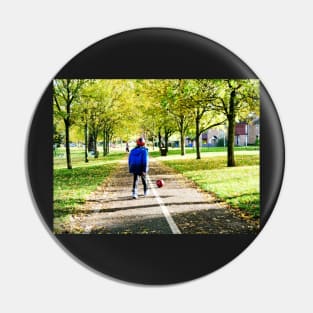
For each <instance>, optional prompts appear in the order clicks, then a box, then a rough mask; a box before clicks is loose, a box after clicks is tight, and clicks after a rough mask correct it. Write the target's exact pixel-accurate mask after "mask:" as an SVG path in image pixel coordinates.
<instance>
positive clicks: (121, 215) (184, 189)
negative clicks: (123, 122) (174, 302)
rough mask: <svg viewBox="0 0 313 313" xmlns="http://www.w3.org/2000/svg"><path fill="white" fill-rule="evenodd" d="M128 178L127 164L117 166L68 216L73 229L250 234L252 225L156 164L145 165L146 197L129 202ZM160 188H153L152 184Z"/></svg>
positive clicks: (135, 232)
mask: <svg viewBox="0 0 313 313" xmlns="http://www.w3.org/2000/svg"><path fill="white" fill-rule="evenodd" d="M132 179H133V177H132V175H131V174H129V173H128V167H127V161H126V160H123V161H121V162H120V164H119V166H118V167H117V169H116V171H115V172H114V173H113V174H112V175H111V177H110V178H109V180H108V181H107V182H106V183H105V184H104V185H103V186H101V187H99V188H98V189H97V190H96V191H95V192H93V193H92V194H91V195H90V196H89V198H88V199H87V202H86V204H85V206H84V208H83V211H84V212H87V213H86V214H83V215H79V216H76V217H75V216H74V217H73V219H72V222H73V224H75V228H77V227H78V228H79V229H81V230H82V232H84V233H86V234H88V233H96V234H181V233H182V234H230V233H231V234H233V233H250V232H253V231H256V229H255V226H253V225H251V224H249V223H248V222H247V221H246V220H243V219H241V218H240V217H239V216H237V215H235V214H234V213H232V212H231V211H230V210H229V209H228V208H227V207H226V206H225V205H223V204H222V203H218V202H217V201H216V200H215V199H214V198H213V197H212V196H210V195H209V194H208V193H204V192H202V191H200V190H198V189H197V188H196V187H195V186H194V185H193V183H192V182H190V181H187V180H186V179H185V178H184V177H183V176H182V175H181V174H177V173H175V172H174V171H173V170H171V169H170V168H168V167H166V166H164V165H163V164H162V163H160V162H157V161H155V160H154V159H152V160H150V170H149V175H148V181H149V195H148V196H147V197H144V196H143V187H142V184H141V180H140V181H139V184H138V187H139V188H138V189H139V190H138V191H139V192H138V195H139V197H138V199H135V200H134V199H132V198H131V188H132ZM157 179H163V180H164V182H165V186H164V187H163V188H157V187H156V185H155V181H156V180H157Z"/></svg>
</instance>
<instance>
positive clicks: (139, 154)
mask: <svg viewBox="0 0 313 313" xmlns="http://www.w3.org/2000/svg"><path fill="white" fill-rule="evenodd" d="M128 167H129V172H130V173H134V174H141V173H143V172H145V173H147V172H148V170H149V157H148V149H147V148H145V147H138V146H137V147H136V148H134V149H132V150H131V151H130V154H129V158H128Z"/></svg>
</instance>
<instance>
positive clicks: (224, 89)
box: [212, 79, 260, 166]
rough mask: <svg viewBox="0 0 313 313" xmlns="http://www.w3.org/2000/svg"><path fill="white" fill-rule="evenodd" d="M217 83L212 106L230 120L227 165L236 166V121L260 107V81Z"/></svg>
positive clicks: (242, 80)
mask: <svg viewBox="0 0 313 313" xmlns="http://www.w3.org/2000/svg"><path fill="white" fill-rule="evenodd" d="M212 82H213V83H214V84H215V85H216V89H215V92H214V94H215V97H216V100H214V101H213V103H212V108H213V109H214V110H215V111H216V112H220V113H223V114H224V115H225V116H226V118H227V121H228V141H227V166H235V165H236V163H235V155H234V137H235V125H236V121H238V120H239V119H241V118H243V117H244V116H247V115H248V114H249V113H251V112H258V111H259V108H260V95H259V81H258V80H256V79H240V80H234V79H224V80H214V81H212Z"/></svg>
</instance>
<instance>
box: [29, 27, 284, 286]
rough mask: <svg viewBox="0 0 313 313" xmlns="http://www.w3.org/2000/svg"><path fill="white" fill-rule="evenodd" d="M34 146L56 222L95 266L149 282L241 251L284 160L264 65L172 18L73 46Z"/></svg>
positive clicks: (55, 230) (71, 248) (186, 273)
mask: <svg viewBox="0 0 313 313" xmlns="http://www.w3.org/2000/svg"><path fill="white" fill-rule="evenodd" d="M27 153H28V174H29V181H30V185H31V189H32V192H33V196H34V199H35V202H36V204H37V206H38V209H39V211H40V214H41V215H42V217H43V220H44V222H45V223H46V224H47V226H48V228H49V230H50V232H51V235H52V236H54V237H55V238H56V239H57V240H58V241H59V242H60V244H61V245H63V246H64V247H65V249H66V250H67V251H68V252H69V253H70V254H71V255H72V256H74V257H76V258H78V259H79V260H80V261H81V262H83V263H84V264H86V265H87V266H88V267H90V268H93V269H94V270H96V271H97V272H100V273H103V274H105V275H108V276H111V277H113V278H117V279H119V280H122V281H127V282H133V283H141V284H172V283H178V282H185V281H189V280H192V279H195V278H198V277H200V276H203V275H206V274H209V273H211V272H213V271H215V270H217V269H219V268H221V267H222V266H224V265H225V264H227V263H228V262H230V261H231V260H233V259H234V258H235V257H237V256H238V255H239V254H240V253H241V252H242V251H243V250H244V249H246V248H247V247H248V245H249V244H250V243H251V242H252V241H253V240H254V239H255V238H256V236H257V235H258V234H259V232H260V231H261V230H262V228H263V227H264V225H265V223H266V221H267V220H268V218H269V217H270V215H271V213H272V210H273V208H274V206H275V203H276V200H277V197H278V194H279V191H280V187H281V183H282V178H283V171H284V141H283V133H282V128H281V124H280V121H279V118H278V114H277V112H276V109H275V106H274V104H273V102H272V100H271V98H270V96H269V94H268V92H267V91H266V89H265V88H264V86H263V84H262V82H261V81H260V79H259V78H258V77H257V76H256V75H255V74H254V72H253V71H252V70H251V69H250V68H249V67H248V66H247V65H246V64H245V63H244V62H243V61H242V60H241V59H239V58H238V57H237V56H235V55H234V54H233V53H232V52H230V51H229V50H227V49H226V48H225V47H223V46H221V45H219V44H218V43H216V42H214V41H211V40H209V39H207V38H204V37H202V36H199V35H197V34H193V33H190V32H186V31H181V30H175V29H165V28H147V29H138V30H131V31H127V32H123V33H120V34H116V35H114V36H111V37H109V38H106V39H104V40H101V41H99V42H97V43H96V44H94V45H92V46H90V47H88V48H87V49H85V50H83V51H82V52H81V53H80V54H78V55H77V56H75V57H74V58H73V59H72V60H70V61H69V62H68V63H67V64H66V65H65V66H64V67H63V68H62V69H61V70H60V71H59V73H58V74H57V75H56V76H55V77H54V78H53V79H52V80H51V83H50V84H49V86H48V87H47V88H46V90H45V92H44V94H43V96H42V97H41V99H40V102H39V104H38V106H37V108H36V111H35V113H34V116H33V120H32V122H31V126H30V131H29V139H28V151H27Z"/></svg>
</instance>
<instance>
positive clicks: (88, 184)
mask: <svg viewBox="0 0 313 313" xmlns="http://www.w3.org/2000/svg"><path fill="white" fill-rule="evenodd" d="M124 156H125V153H112V155H111V154H110V155H108V156H106V157H99V158H98V159H94V158H89V159H90V161H89V162H88V163H85V162H84V161H83V160H84V154H83V152H81V151H77V152H74V153H72V165H73V169H72V170H68V169H67V168H66V160H63V159H62V160H59V159H58V157H55V158H54V179H53V199H54V201H53V209H54V232H55V233H60V232H62V231H64V229H63V228H64V225H66V223H67V222H68V219H69V217H70V215H71V214H74V213H77V208H78V207H79V206H80V205H81V204H83V203H84V202H85V200H86V197H87V196H88V195H89V194H90V193H91V192H92V191H94V190H95V189H96V188H97V186H99V185H100V184H102V183H103V182H104V181H105V179H106V178H107V177H108V176H109V175H110V173H111V172H112V171H113V170H114V169H115V167H116V165H117V163H118V160H121V159H122V158H123V157H124Z"/></svg>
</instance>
